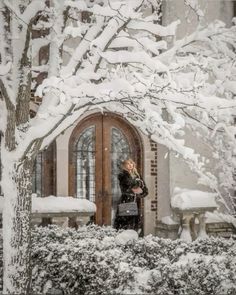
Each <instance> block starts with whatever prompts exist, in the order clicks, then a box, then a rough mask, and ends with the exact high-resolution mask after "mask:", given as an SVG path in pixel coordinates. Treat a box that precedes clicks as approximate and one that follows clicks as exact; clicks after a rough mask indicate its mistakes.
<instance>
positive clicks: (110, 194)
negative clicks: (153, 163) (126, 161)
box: [69, 113, 142, 225]
mask: <svg viewBox="0 0 236 295" xmlns="http://www.w3.org/2000/svg"><path fill="white" fill-rule="evenodd" d="M91 126H94V127H95V138H94V140H95V204H96V207H97V211H96V215H95V222H96V224H98V225H110V224H111V223H112V218H113V217H114V211H115V210H116V209H115V207H116V205H117V202H118V198H119V196H120V192H118V190H119V188H118V180H117V173H118V168H117V167H116V166H114V165H117V163H114V161H117V162H118V160H119V159H117V157H120V159H121V158H122V157H124V154H125V153H124V154H122V153H120V152H119V153H118V154H116V155H115V157H116V159H115V160H114V155H113V153H114V144H113V146H112V138H113V139H114V134H118V133H120V138H121V139H122V140H123V142H125V143H126V145H128V146H129V147H130V150H129V152H127V149H126V154H129V156H131V157H132V158H133V159H134V160H135V161H136V163H137V166H138V169H139V171H141V168H142V165H141V164H142V151H141V145H140V140H139V139H138V136H137V134H135V131H134V129H133V128H132V127H130V126H129V125H128V124H127V123H125V122H124V120H123V119H122V118H120V117H118V116H115V115H112V114H110V113H104V114H100V113H99V114H95V115H92V116H89V117H87V118H86V119H85V120H83V121H82V123H80V124H79V125H78V126H77V128H75V129H74V131H73V133H72V135H71V138H70V143H69V144H70V154H69V195H72V196H75V197H76V196H77V190H76V186H77V178H76V177H77V176H76V166H75V164H76V158H75V154H74V152H73V151H74V150H75V147H76V142H78V140H79V138H80V135H81V134H82V133H83V132H84V130H86V128H89V127H91ZM119 144H120V147H121V143H119ZM121 149H122V147H121ZM115 150H116V149H115ZM112 165H113V169H112ZM114 167H115V169H114ZM112 177H113V180H112ZM114 181H115V185H116V196H115V197H116V199H114ZM112 186H113V187H112ZM77 197H80V196H77ZM112 208H113V215H112ZM112 216H113V217H112Z"/></svg>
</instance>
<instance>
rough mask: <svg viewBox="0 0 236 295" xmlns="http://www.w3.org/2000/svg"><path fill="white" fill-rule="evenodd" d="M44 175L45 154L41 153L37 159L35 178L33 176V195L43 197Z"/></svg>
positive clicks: (34, 171)
mask: <svg viewBox="0 0 236 295" xmlns="http://www.w3.org/2000/svg"><path fill="white" fill-rule="evenodd" d="M42 175H43V153H39V154H38V155H37V157H36V159H35V164H34V169H33V176H32V193H34V194H37V196H38V197H42V196H43V190H42Z"/></svg>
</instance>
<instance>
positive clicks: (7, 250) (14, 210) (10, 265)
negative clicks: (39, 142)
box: [2, 152, 33, 294]
mask: <svg viewBox="0 0 236 295" xmlns="http://www.w3.org/2000/svg"><path fill="white" fill-rule="evenodd" d="M10 154H11V153H10V152H9V153H8V155H7V152H5V153H4V157H3V174H2V176H3V178H2V188H3V194H4V209H3V236H4V241H3V253H4V262H3V266H4V268H3V271H4V273H3V294H30V289H31V265H30V259H31V258H30V257H31V245H30V244H31V243H30V242H31V234H30V212H31V193H32V184H31V177H32V170H33V161H32V160H31V159H27V158H26V159H25V160H24V161H23V162H21V163H16V162H13V161H12V160H11V158H10ZM6 155H7V156H6Z"/></svg>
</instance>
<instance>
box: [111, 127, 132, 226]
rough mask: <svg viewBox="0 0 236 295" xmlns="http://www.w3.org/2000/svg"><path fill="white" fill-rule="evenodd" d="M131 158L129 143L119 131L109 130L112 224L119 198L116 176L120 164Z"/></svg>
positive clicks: (113, 128)
mask: <svg viewBox="0 0 236 295" xmlns="http://www.w3.org/2000/svg"><path fill="white" fill-rule="evenodd" d="M128 158H132V153H131V149H130V146H129V142H128V140H127V138H126V137H125V135H124V134H123V133H122V132H121V130H119V129H117V128H115V127H112V129H111V171H112V173H111V187H112V224H113V222H114V217H115V214H116V209H117V205H118V202H119V198H120V196H121V192H120V187H119V181H118V174H119V172H120V170H121V162H122V161H123V160H125V159H128Z"/></svg>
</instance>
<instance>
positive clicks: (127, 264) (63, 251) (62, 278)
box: [0, 225, 236, 295]
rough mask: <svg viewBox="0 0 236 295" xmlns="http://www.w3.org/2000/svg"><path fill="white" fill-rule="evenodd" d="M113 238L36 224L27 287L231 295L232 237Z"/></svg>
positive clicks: (102, 230)
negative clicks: (190, 240) (125, 239)
mask: <svg viewBox="0 0 236 295" xmlns="http://www.w3.org/2000/svg"><path fill="white" fill-rule="evenodd" d="M119 237H120V235H118V234H117V232H116V231H115V230H114V229H112V228H111V227H99V226H95V225H94V226H88V227H81V228H79V229H78V230H75V229H72V228H66V229H63V228H60V227H57V226H50V227H43V228H41V227H36V228H35V229H34V230H33V232H32V267H33V272H32V283H33V284H32V285H33V292H34V293H36V294H39V293H44V294H45V293H48V294H84V295H95V294H96V295H97V294H98V295H102V294H111V295H112V294H114V295H115V294H156V295H175V294H179V295H189V294H193V292H194V294H199V295H207V294H215V295H223V294H232V295H233V294H236V277H235V271H236V258H235V257H236V243H235V240H233V239H230V240H226V239H222V238H210V239H203V240H196V241H194V242H192V243H187V242H185V241H182V240H175V241H171V240H168V239H160V238H158V237H154V236H151V235H149V236H147V237H144V238H139V239H132V238H130V240H129V241H126V242H125V243H124V242H122V243H121V242H120V241H119ZM0 255H1V247H0ZM0 274H2V268H1V265H0ZM0 284H1V282H0Z"/></svg>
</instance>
